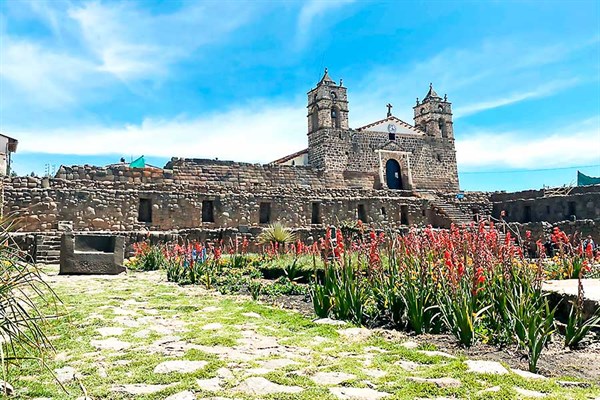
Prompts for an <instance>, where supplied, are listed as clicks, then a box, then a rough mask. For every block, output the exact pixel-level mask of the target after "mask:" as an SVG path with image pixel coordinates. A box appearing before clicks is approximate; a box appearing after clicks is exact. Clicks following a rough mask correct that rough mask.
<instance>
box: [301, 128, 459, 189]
mask: <svg viewBox="0 0 600 400" xmlns="http://www.w3.org/2000/svg"><path fill="white" fill-rule="evenodd" d="M308 152H309V153H308V159H309V163H310V165H311V166H313V167H314V168H317V169H323V170H324V171H325V172H326V174H327V175H328V177H329V178H330V180H338V182H337V184H338V185H339V184H340V183H341V182H342V181H341V180H340V177H344V176H345V175H347V174H351V175H352V174H353V175H354V176H356V175H359V174H361V175H362V177H363V180H361V181H358V182H357V181H355V180H353V181H346V182H345V183H344V185H345V186H348V187H353V186H356V185H357V184H358V185H361V187H363V188H381V187H386V186H385V182H383V181H382V180H381V179H380V175H379V169H380V152H382V154H384V153H385V157H384V159H383V160H382V165H383V166H384V167H385V161H386V158H394V159H396V160H397V161H398V162H399V164H400V166H401V174H402V181H403V184H404V185H403V186H404V187H405V188H407V189H420V190H423V189H425V190H444V191H451V192H457V191H458V172H457V168H456V152H455V150H454V140H453V139H451V138H450V139H449V138H439V137H430V136H419V135H401V134H398V135H396V138H395V140H390V139H389V134H388V133H384V132H373V131H355V130H343V129H321V130H319V131H317V132H313V133H311V134H310V135H309V146H308ZM383 172H384V173H383V176H384V179H385V171H383ZM409 176H410V178H409Z"/></svg>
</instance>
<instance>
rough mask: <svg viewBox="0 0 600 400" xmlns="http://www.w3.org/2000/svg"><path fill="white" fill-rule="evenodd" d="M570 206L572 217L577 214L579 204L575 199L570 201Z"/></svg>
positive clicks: (570, 216) (570, 215)
mask: <svg viewBox="0 0 600 400" xmlns="http://www.w3.org/2000/svg"><path fill="white" fill-rule="evenodd" d="M568 206H569V218H572V217H574V216H576V215H577V206H576V204H575V202H574V201H570V202H569V203H568Z"/></svg>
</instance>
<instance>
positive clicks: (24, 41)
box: [0, 1, 254, 108]
mask: <svg viewBox="0 0 600 400" xmlns="http://www.w3.org/2000/svg"><path fill="white" fill-rule="evenodd" d="M57 4H58V5H56V4H55V3H48V2H37V1H29V2H24V3H23V4H22V6H23V7H22V8H19V9H18V12H20V13H27V12H28V13H29V14H27V15H28V17H30V18H31V17H34V18H38V20H39V21H40V22H42V23H43V24H45V25H47V26H48V27H49V28H50V30H51V31H52V35H50V36H48V37H44V38H33V37H27V36H25V35H20V36H14V35H12V34H10V33H9V32H5V31H4V30H5V29H6V28H5V27H4V26H3V25H0V34H1V35H2V45H1V46H0V78H1V79H2V81H3V83H4V82H6V83H7V84H8V85H10V88H11V91H10V92H8V91H3V93H2V102H3V103H4V104H2V106H1V107H2V108H6V105H7V104H8V103H10V104H16V103H20V104H27V105H32V104H33V105H36V106H43V107H50V108H56V107H61V106H65V105H72V104H73V103H74V102H79V103H81V102H84V101H85V100H87V99H89V98H90V96H91V95H92V93H91V91H90V90H89V89H90V88H99V87H102V88H103V89H105V90H108V89H110V88H114V83H115V82H117V81H116V80H115V78H116V79H118V80H120V81H122V82H124V83H125V84H126V85H127V87H129V88H130V89H132V90H133V85H134V84H135V82H136V81H142V80H143V81H148V80H151V81H160V80H161V79H164V78H165V77H166V76H168V75H169V73H170V68H171V67H172V66H173V65H174V64H175V63H177V62H179V61H181V60H183V59H188V58H192V57H196V58H198V57H200V54H201V52H200V49H201V48H202V47H203V46H206V45H208V44H214V43H219V42H223V41H225V40H227V37H228V36H227V35H228V34H229V33H231V32H233V31H234V30H236V29H237V28H239V27H241V26H242V25H243V24H244V23H245V22H246V21H247V20H248V19H249V18H250V16H251V14H252V13H253V12H254V8H253V7H238V6H237V5H236V4H234V3H233V2H221V3H217V2H210V3H197V2H184V3H183V6H182V7H181V8H180V9H178V10H176V11H173V12H171V13H167V14H151V13H149V12H147V11H146V9H145V8H144V7H143V6H140V4H138V3H100V2H86V3H66V2H60V3H57ZM27 10H30V11H27ZM0 16H1V15H0ZM224 16H226V17H224Z"/></svg>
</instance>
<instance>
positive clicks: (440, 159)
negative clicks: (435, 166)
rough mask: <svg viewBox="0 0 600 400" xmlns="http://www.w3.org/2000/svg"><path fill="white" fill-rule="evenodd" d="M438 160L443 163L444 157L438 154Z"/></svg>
mask: <svg viewBox="0 0 600 400" xmlns="http://www.w3.org/2000/svg"><path fill="white" fill-rule="evenodd" d="M437 160H438V162H442V155H441V154H439V153H438V154H437Z"/></svg>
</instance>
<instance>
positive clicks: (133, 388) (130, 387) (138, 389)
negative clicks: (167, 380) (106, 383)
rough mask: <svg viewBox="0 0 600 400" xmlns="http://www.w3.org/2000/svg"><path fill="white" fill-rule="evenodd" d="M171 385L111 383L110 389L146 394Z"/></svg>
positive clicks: (119, 391) (118, 391)
mask: <svg viewBox="0 0 600 400" xmlns="http://www.w3.org/2000/svg"><path fill="white" fill-rule="evenodd" d="M172 385H173V384H171V385H146V384H144V383H134V384H127V385H113V386H112V387H111V391H113V392H116V393H126V394H133V395H146V394H153V393H157V392H160V391H161V390H165V389H167V388H169V387H171V386H172Z"/></svg>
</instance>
